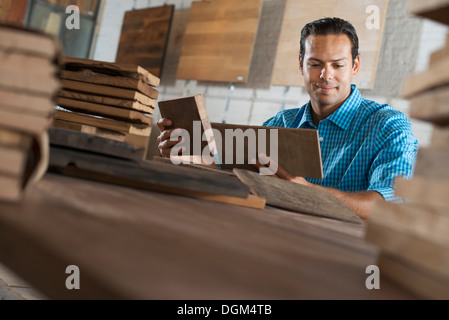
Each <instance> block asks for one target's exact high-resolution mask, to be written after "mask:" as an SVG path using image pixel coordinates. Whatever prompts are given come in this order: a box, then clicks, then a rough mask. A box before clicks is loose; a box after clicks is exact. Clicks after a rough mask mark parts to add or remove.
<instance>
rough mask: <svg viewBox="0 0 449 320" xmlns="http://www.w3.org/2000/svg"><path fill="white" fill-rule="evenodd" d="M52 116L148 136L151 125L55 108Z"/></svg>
mask: <svg viewBox="0 0 449 320" xmlns="http://www.w3.org/2000/svg"><path fill="white" fill-rule="evenodd" d="M54 118H55V119H59V120H65V121H70V122H76V123H80V124H86V125H89V126H94V127H99V128H103V129H109V130H114V131H118V132H123V133H132V134H136V135H141V136H148V135H149V134H150V133H151V126H148V125H146V124H134V123H131V122H125V121H119V120H113V119H108V118H102V117H94V116H89V115H86V114H80V113H75V112H67V111H62V110H56V112H55V114H54Z"/></svg>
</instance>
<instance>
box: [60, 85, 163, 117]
mask: <svg viewBox="0 0 449 320" xmlns="http://www.w3.org/2000/svg"><path fill="white" fill-rule="evenodd" d="M58 96H59V97H63V98H68V99H72V100H81V101H86V102H92V103H98V104H103V105H107V106H115V107H120V108H126V109H133V110H137V111H142V112H144V113H148V114H154V109H155V107H156V100H152V101H151V105H149V106H148V105H144V104H142V103H140V102H139V101H136V100H126V99H117V98H112V97H105V96H100V95H95V94H86V93H82V92H77V91H71V90H60V91H59V92H58Z"/></svg>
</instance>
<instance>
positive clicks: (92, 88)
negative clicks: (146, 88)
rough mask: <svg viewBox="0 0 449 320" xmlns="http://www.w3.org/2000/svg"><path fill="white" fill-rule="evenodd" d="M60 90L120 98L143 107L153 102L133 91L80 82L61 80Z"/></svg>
mask: <svg viewBox="0 0 449 320" xmlns="http://www.w3.org/2000/svg"><path fill="white" fill-rule="evenodd" d="M61 83H62V88H63V89H69V90H73V91H81V92H85V93H92V94H95V95H103V96H106V97H113V98H122V99H127V100H136V101H138V102H140V103H142V104H144V105H148V106H149V105H151V104H152V103H154V100H153V99H151V98H150V97H147V96H146V95H144V94H142V93H140V92H137V91H135V90H129V89H122V88H114V87H110V86H104V85H100V84H93V83H85V82H81V81H73V80H65V79H61Z"/></svg>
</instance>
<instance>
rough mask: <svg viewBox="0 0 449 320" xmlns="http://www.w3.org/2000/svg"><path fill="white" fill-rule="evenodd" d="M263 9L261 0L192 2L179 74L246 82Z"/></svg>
mask: <svg viewBox="0 0 449 320" xmlns="http://www.w3.org/2000/svg"><path fill="white" fill-rule="evenodd" d="M261 10H262V1H261V0H246V1H240V0H212V1H195V2H193V3H192V6H191V8H190V12H189V21H188V24H187V29H186V31H185V35H184V42H183V46H182V51H181V58H180V60H179V65H178V72H177V78H179V79H193V80H203V81H218V82H243V83H245V82H247V80H248V74H249V69H250V65H251V59H252V55H253V48H254V43H255V41H256V35H257V30H258V26H259V19H260V14H261Z"/></svg>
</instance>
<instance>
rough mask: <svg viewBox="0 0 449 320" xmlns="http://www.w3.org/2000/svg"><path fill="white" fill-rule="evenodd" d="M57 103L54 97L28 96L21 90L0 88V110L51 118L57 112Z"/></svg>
mask: <svg viewBox="0 0 449 320" xmlns="http://www.w3.org/2000/svg"><path fill="white" fill-rule="evenodd" d="M55 106H56V104H55V102H54V101H53V98H52V97H45V96H39V95H32V94H27V92H23V91H21V90H14V89H9V90H8V89H7V88H4V87H0V109H3V110H16V111H17V113H25V114H30V115H36V116H40V117H45V118H46V117H49V116H51V114H53V112H54V110H55Z"/></svg>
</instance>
